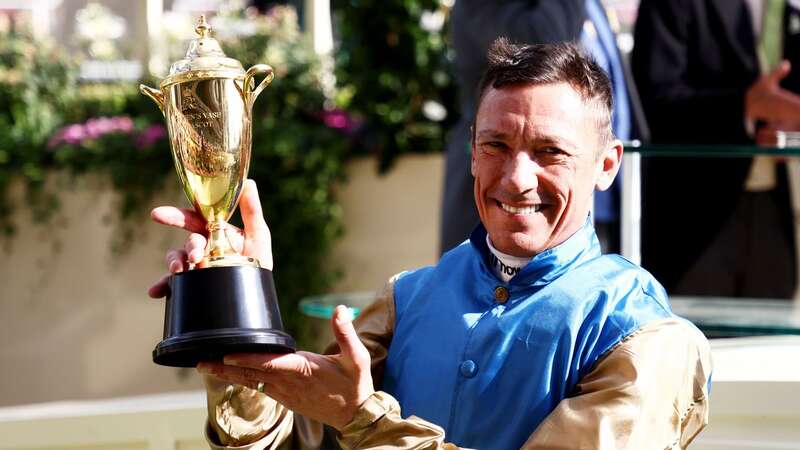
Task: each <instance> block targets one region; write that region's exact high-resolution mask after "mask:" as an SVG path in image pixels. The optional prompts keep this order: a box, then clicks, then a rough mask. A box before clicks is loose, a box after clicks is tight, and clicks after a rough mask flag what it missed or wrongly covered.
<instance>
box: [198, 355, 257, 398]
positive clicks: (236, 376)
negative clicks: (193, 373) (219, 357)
mask: <svg viewBox="0 0 800 450" xmlns="http://www.w3.org/2000/svg"><path fill="white" fill-rule="evenodd" d="M197 371H198V372H200V373H206V374H211V375H214V376H215V377H217V378H220V379H222V380H225V381H227V382H229V383H233V384H240V385H242V386H247V387H249V388H250V389H258V386H259V384H261V383H263V385H264V393H267V395H269V391H270V389H268V386H269V387H271V385H270V383H269V382H267V381H263V380H262V379H261V378H262V374H261V373H260V372H259V371H257V370H254V369H247V368H241V367H232V366H226V365H224V364H220V363H215V362H201V363H199V364H198V365H197Z"/></svg>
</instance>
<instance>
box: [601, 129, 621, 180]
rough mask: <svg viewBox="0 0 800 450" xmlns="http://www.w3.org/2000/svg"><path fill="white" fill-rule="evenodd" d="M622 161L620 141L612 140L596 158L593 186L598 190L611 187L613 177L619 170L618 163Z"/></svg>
mask: <svg viewBox="0 0 800 450" xmlns="http://www.w3.org/2000/svg"><path fill="white" fill-rule="evenodd" d="M621 162H622V142H620V141H618V140H616V139H615V140H613V141H612V142H611V144H609V145H608V146H606V147H605V149H603V150H602V153H601V154H600V155H598V158H597V170H598V173H597V182H596V184H595V187H596V188H597V190H598V191H605V190H606V189H608V188H609V187H611V183H613V182H614V178H615V177H616V176H617V172H619V165H620V163H621Z"/></svg>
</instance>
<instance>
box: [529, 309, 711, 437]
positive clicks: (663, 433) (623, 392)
mask: <svg viewBox="0 0 800 450" xmlns="http://www.w3.org/2000/svg"><path fill="white" fill-rule="evenodd" d="M710 375H711V351H710V347H709V345H708V341H707V340H706V338H705V336H703V334H702V333H700V332H699V331H698V330H697V329H696V328H694V327H692V326H691V325H689V324H687V323H686V322H684V321H683V320H681V319H665V320H659V321H656V322H653V323H650V324H647V325H645V326H644V327H642V328H641V329H639V330H637V331H636V332H635V333H633V334H632V335H631V336H629V337H627V338H626V339H624V340H623V341H622V342H620V343H619V344H618V345H617V346H616V347H615V348H613V349H612V350H611V351H610V352H609V353H608V354H607V355H606V356H604V357H603V358H602V359H601V360H600V361H598V363H597V364H596V365H595V367H594V369H593V370H592V371H591V372H590V373H588V374H587V375H586V376H585V377H583V379H582V380H581V381H580V382H579V383H578V387H577V392H576V393H575V395H574V396H572V397H570V398H566V399H564V400H562V401H561V403H559V404H558V406H557V407H556V409H555V410H554V411H553V412H552V413H550V415H549V416H548V417H547V418H546V419H545V420H544V421H543V422H542V423H541V424H540V425H539V427H538V428H537V429H536V431H535V432H534V433H533V435H531V437H530V438H529V439H528V441H527V442H526V443H525V446H524V447H523V448H526V449H553V450H555V449H601V450H610V449H636V450H641V449H655V450H663V449H684V448H686V446H687V445H689V443H690V442H692V439H694V438H695V436H697V434H698V433H699V432H700V431H701V430H702V429H703V428H704V427H705V426H706V424H707V423H708V380H709V377H710Z"/></svg>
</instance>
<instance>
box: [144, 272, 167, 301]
mask: <svg viewBox="0 0 800 450" xmlns="http://www.w3.org/2000/svg"><path fill="white" fill-rule="evenodd" d="M171 275H172V274H169V273H168V274H166V275H164V276H163V277H161V279H160V280H158V281H157V282H156V284H154V285H152V286H150V289H148V290H147V295H148V296H150V298H163V297H166V296H167V294H169V283H168V281H169V277H170V276H171Z"/></svg>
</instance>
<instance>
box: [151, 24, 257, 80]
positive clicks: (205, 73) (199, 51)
mask: <svg viewBox="0 0 800 450" xmlns="http://www.w3.org/2000/svg"><path fill="white" fill-rule="evenodd" d="M195 31H196V32H197V34H198V36H199V37H198V38H197V39H194V40H193V41H192V42H191V43H190V44H189V50H188V51H187V52H186V56H185V57H184V58H183V59H180V60H178V61H175V62H174V63H172V65H171V66H170V68H169V75H168V76H167V77H166V78H164V80H163V81H162V82H161V87H162V88H163V87H165V86H167V85H171V84H174V83H180V82H183V81H188V80H198V79H204V78H243V77H244V68H243V67H242V63H240V62H239V61H237V60H235V59H233V58H228V57H227V56H225V52H223V51H222V47H220V45H219V42H217V40H216V39H214V38H213V37H211V35H210V33H211V26H210V25H209V24H208V22H206V16H204V15H201V16H200V20H199V21H198V22H197V27H195Z"/></svg>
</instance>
